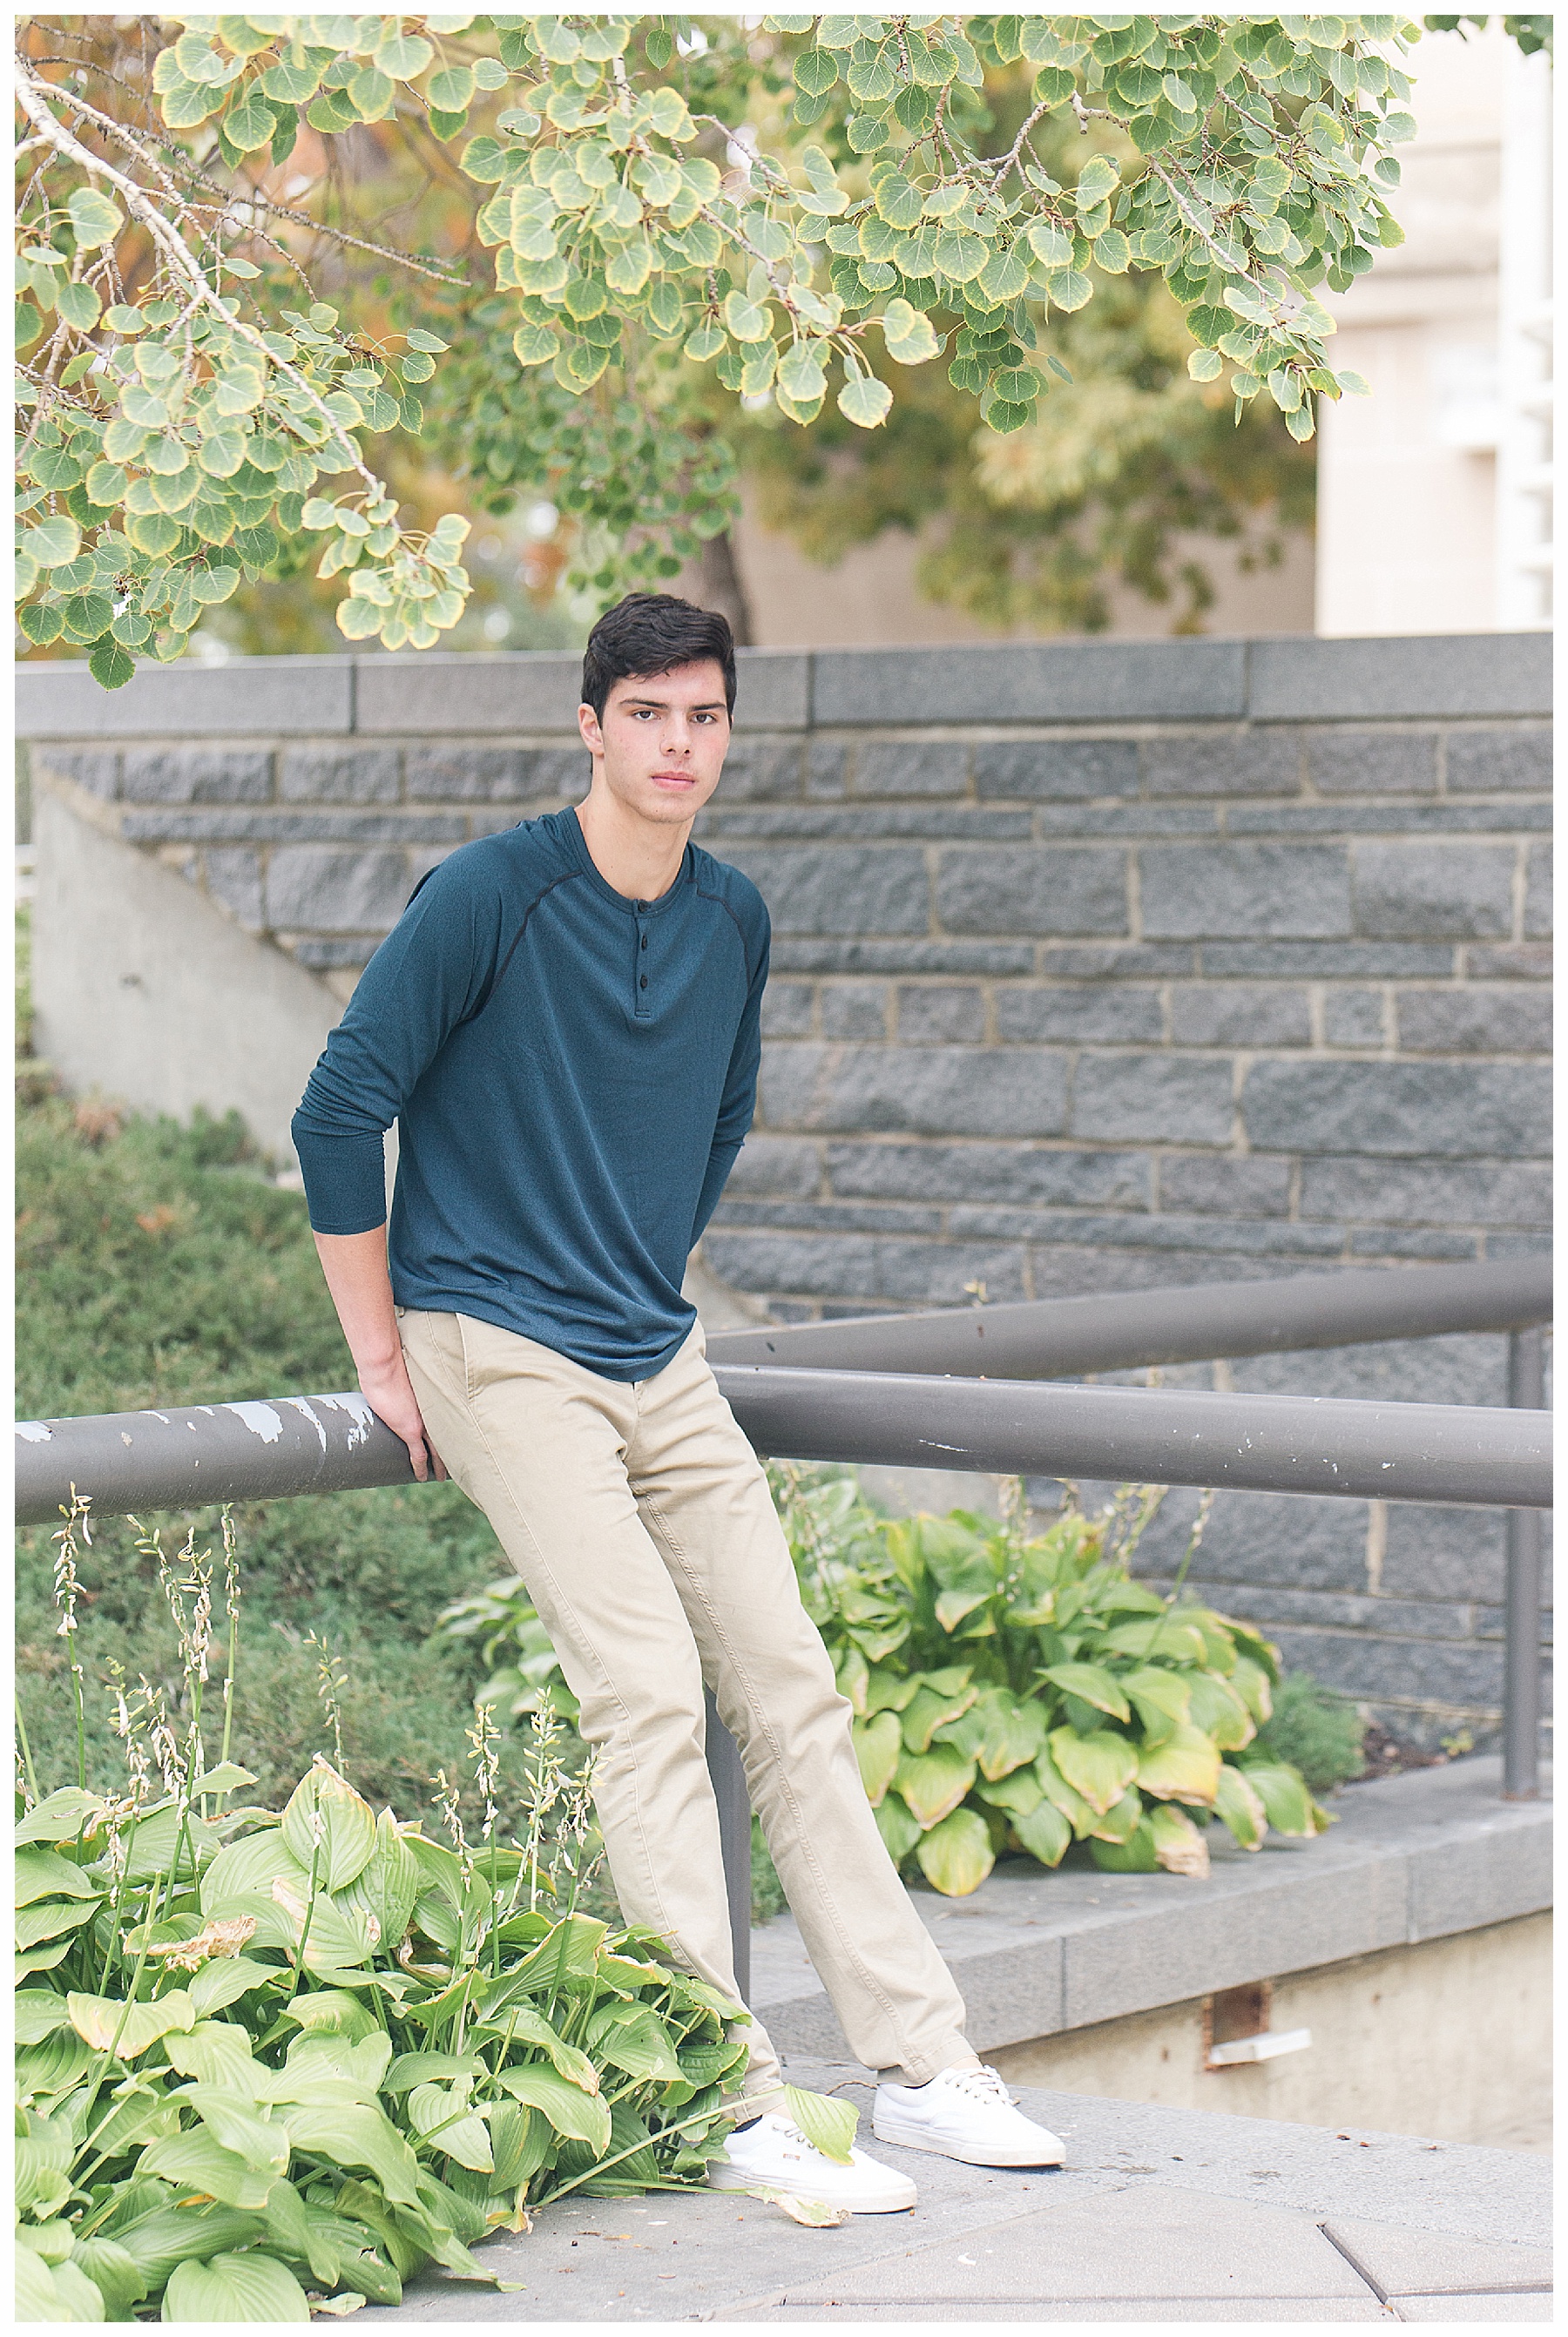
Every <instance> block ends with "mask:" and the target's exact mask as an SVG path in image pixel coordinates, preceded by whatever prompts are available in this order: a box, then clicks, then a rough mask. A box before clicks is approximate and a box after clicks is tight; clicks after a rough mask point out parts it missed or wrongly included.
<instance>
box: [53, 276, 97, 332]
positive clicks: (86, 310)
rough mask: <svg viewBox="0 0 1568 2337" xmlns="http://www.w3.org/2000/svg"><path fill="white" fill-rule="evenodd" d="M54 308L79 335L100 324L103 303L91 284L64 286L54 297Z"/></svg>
mask: <svg viewBox="0 0 1568 2337" xmlns="http://www.w3.org/2000/svg"><path fill="white" fill-rule="evenodd" d="M54 306H55V307H56V308H58V310H59V311H60V314H61V316H62V317H64V319H65V322H66V323H67V324H68V325H74V326H75V328H76V330H77V331H78V332H79V333H87V332H91V331H92V329H93V326H94V325H95V324H96V323H97V322H98V317H99V312H100V310H101V309H102V308H103V302H102V300H101V299H100V298H99V297H98V295H97V293H96V292H95V291H94V290H93V287H92V285H91V284H62V286H61V287H60V289H59V291H58V292H57V293H56V294H55V296H54Z"/></svg>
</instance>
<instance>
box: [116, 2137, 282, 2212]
mask: <svg viewBox="0 0 1568 2337" xmlns="http://www.w3.org/2000/svg"><path fill="white" fill-rule="evenodd" d="M136 2164H137V2171H138V2173H139V2174H142V2175H162V2176H164V2177H165V2178H166V2179H167V2180H168V2181H169V2182H171V2183H173V2184H176V2185H180V2186H181V2188H183V2189H186V2190H190V2191H202V2192H205V2193H206V2194H207V2195H208V2196H209V2197H210V2198H213V2199H217V2200H220V2201H221V2202H222V2204H223V2205H224V2206H226V2207H251V2208H254V2207H260V2206H261V2205H263V2204H264V2203H265V2200H266V2197H267V2194H268V2192H269V2191H270V2189H271V2187H272V2185H273V2184H274V2183H275V2182H276V2181H277V2179H278V2178H277V2176H276V2173H274V2172H271V2171H269V2172H262V2171H260V2169H258V2168H256V2167H254V2166H250V2164H249V2163H248V2161H246V2160H245V2159H243V2158H241V2157H240V2156H239V2154H238V2152H236V2151H232V2150H225V2148H224V2147H223V2146H222V2144H221V2143H220V2142H219V2141H218V2140H217V2139H216V2137H214V2136H212V2135H211V2134H209V2133H208V2131H207V2129H206V2128H205V2127H192V2128H191V2131H190V2133H189V2134H171V2135H161V2136H159V2137H156V2138H155V2139H154V2140H153V2141H152V2142H150V2143H148V2145H147V2146H146V2147H145V2149H144V2150H143V2151H142V2156H141V2157H140V2158H139V2159H138V2160H137V2162H136Z"/></svg>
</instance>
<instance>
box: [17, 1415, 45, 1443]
mask: <svg viewBox="0 0 1568 2337" xmlns="http://www.w3.org/2000/svg"><path fill="white" fill-rule="evenodd" d="M16 1433H17V1435H18V1436H20V1437H23V1438H24V1439H25V1441H26V1442H27V1443H29V1444H52V1443H53V1442H54V1430H53V1429H52V1428H45V1427H44V1423H43V1422H42V1421H41V1420H19V1421H18V1422H17V1423H16Z"/></svg>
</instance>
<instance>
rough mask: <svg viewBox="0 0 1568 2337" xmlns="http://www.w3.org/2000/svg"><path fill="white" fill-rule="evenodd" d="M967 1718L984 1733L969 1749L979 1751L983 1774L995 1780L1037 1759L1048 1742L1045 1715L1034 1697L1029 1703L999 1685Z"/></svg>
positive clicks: (977, 1753) (967, 1748) (977, 1754)
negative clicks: (975, 1723)
mask: <svg viewBox="0 0 1568 2337" xmlns="http://www.w3.org/2000/svg"><path fill="white" fill-rule="evenodd" d="M967 1717H968V1718H969V1719H970V1720H971V1721H973V1722H977V1723H978V1724H979V1726H980V1729H981V1732H982V1733H981V1734H980V1735H979V1736H978V1738H977V1740H976V1741H975V1742H974V1743H973V1744H972V1745H968V1746H967V1747H966V1748H965V1749H966V1750H970V1751H972V1752H973V1753H974V1754H975V1758H976V1759H977V1760H978V1762H979V1764H980V1773H981V1775H982V1776H985V1777H988V1778H991V1779H993V1780H995V1778H998V1777H1005V1776H1007V1775H1009V1774H1010V1773H1011V1772H1012V1771H1014V1770H1015V1769H1019V1768H1022V1767H1023V1766H1024V1763H1025V1762H1029V1761H1033V1760H1034V1757H1035V1755H1037V1754H1039V1753H1040V1752H1042V1751H1043V1750H1044V1744H1045V1716H1044V1713H1043V1712H1042V1710H1041V1708H1040V1706H1039V1705H1038V1704H1037V1703H1036V1702H1034V1700H1033V1699H1031V1700H1030V1701H1028V1702H1027V1703H1024V1702H1020V1700H1019V1699H1018V1698H1017V1697H1014V1696H1012V1695H1010V1694H1009V1693H1008V1691H1007V1690H1006V1689H1005V1688H999V1689H997V1690H995V1691H994V1693H993V1694H991V1695H990V1696H987V1697H983V1698H982V1699H981V1701H980V1703H979V1704H978V1705H977V1706H975V1709H974V1711H973V1712H972V1713H970V1714H969V1715H968V1716H967Z"/></svg>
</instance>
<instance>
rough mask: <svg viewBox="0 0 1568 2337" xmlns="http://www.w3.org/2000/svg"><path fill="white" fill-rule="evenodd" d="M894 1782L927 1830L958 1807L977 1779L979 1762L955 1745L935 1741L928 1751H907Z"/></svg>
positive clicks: (922, 1826) (923, 1827)
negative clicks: (976, 1773) (969, 1759)
mask: <svg viewBox="0 0 1568 2337" xmlns="http://www.w3.org/2000/svg"><path fill="white" fill-rule="evenodd" d="M894 1783H895V1784H896V1785H897V1788H898V1791H899V1793H900V1794H902V1795H903V1797H904V1800H905V1803H906V1804H907V1806H908V1808H909V1809H910V1810H912V1811H913V1813H914V1814H915V1815H916V1817H917V1818H918V1819H919V1821H920V1824H921V1828H922V1831H925V1830H926V1829H927V1828H929V1827H931V1826H934V1825H939V1824H941V1822H942V1820H943V1819H944V1818H945V1817H946V1815H947V1814H948V1812H949V1811H950V1810H956V1808H957V1806H958V1804H959V1803H960V1802H961V1801H962V1800H963V1799H964V1796H965V1794H966V1793H967V1792H968V1791H969V1788H970V1786H971V1785H973V1784H974V1783H975V1764H974V1762H973V1761H965V1758H964V1756H963V1755H962V1754H961V1753H960V1752H958V1751H957V1750H956V1747H955V1746H953V1745H933V1746H932V1747H931V1750H930V1751H929V1752H928V1753H906V1754H905V1755H904V1756H903V1758H902V1759H901V1760H900V1762H899V1764H898V1768H897V1775H896V1776H895V1778H894Z"/></svg>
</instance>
